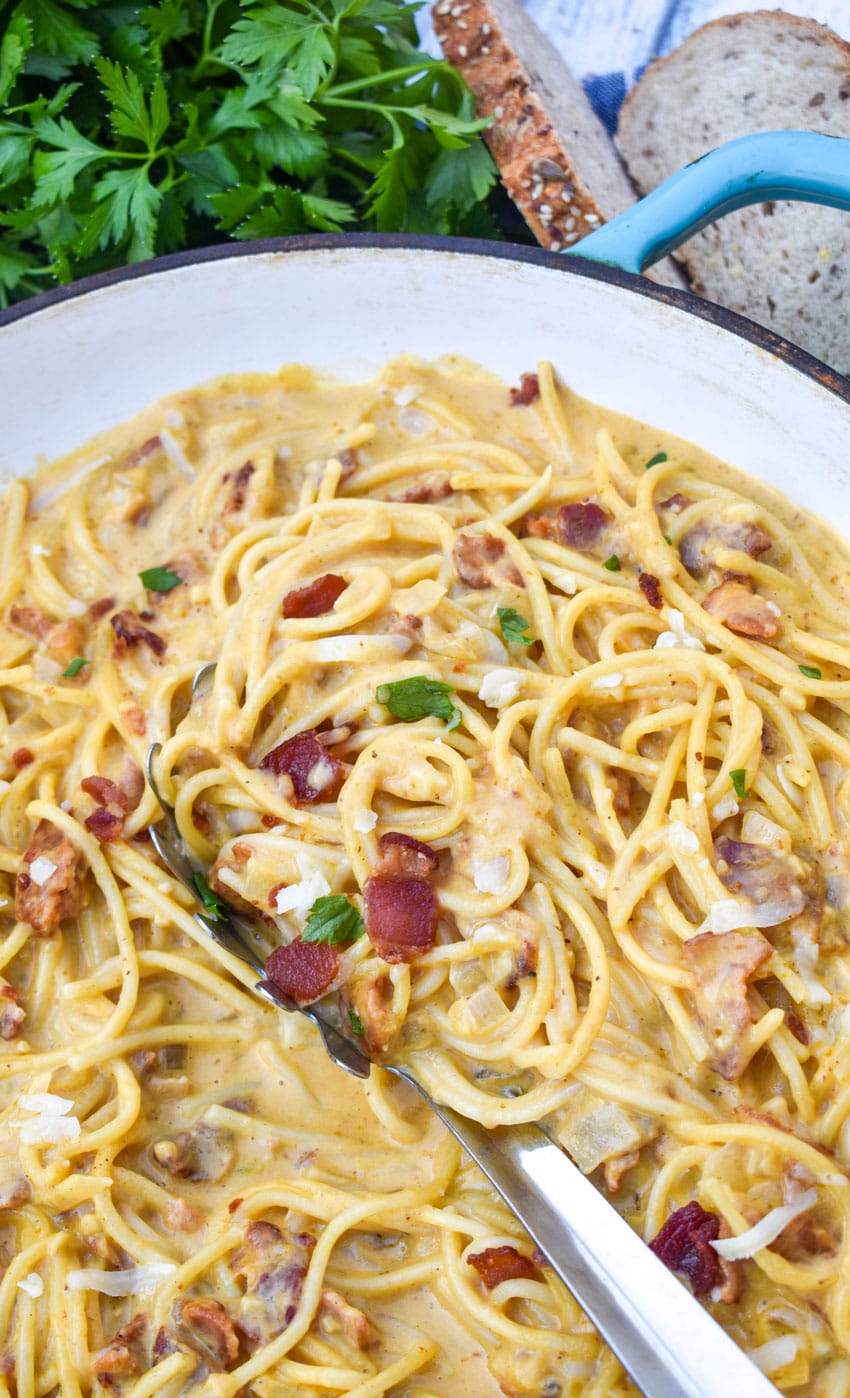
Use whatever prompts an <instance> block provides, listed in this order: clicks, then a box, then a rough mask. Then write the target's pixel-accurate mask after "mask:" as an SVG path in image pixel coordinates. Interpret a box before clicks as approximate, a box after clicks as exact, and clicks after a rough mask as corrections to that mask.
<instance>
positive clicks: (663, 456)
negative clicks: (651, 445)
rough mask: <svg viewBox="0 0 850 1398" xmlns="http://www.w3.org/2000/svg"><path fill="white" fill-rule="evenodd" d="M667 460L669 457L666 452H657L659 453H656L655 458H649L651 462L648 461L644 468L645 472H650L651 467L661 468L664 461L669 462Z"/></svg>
mask: <svg viewBox="0 0 850 1398" xmlns="http://www.w3.org/2000/svg"><path fill="white" fill-rule="evenodd" d="M667 460H668V457H667V453H666V451H657V452H656V453H655V455H654V456H651V457H650V458H649V460H648V461H647V463H646V465H645V466H644V468H643V469H644V470H645V471H648V470H649V468H650V466H660V465H661V463H662V461H667Z"/></svg>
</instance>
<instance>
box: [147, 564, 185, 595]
mask: <svg viewBox="0 0 850 1398" xmlns="http://www.w3.org/2000/svg"><path fill="white" fill-rule="evenodd" d="M139 577H140V578H141V580H142V586H143V587H146V588H148V590H149V591H150V592H171V590H172V588H175V587H179V585H180V583H181V582H182V581H183V579H182V578H181V576H180V574H179V573H174V572H172V570H171V569H170V568H145V570H144V572H142V573H140V574H139Z"/></svg>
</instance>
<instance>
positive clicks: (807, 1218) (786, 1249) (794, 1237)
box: [770, 1213, 838, 1262]
mask: <svg viewBox="0 0 850 1398" xmlns="http://www.w3.org/2000/svg"><path fill="white" fill-rule="evenodd" d="M770 1247H771V1251H773V1252H778V1253H779V1256H780V1257H784V1258H786V1260H787V1261H788V1262H810V1261H811V1259H812V1258H813V1257H834V1256H835V1254H836V1253H837V1251H838V1242H837V1240H836V1239H835V1238H834V1237H833V1236H832V1234H831V1233H830V1232H829V1230H828V1229H826V1228H824V1227H823V1226H822V1225H821V1224H819V1223H815V1221H814V1219H813V1218H812V1215H811V1214H810V1213H805V1214H798V1215H797V1217H796V1218H793V1219H792V1220H791V1222H790V1223H787V1224H786V1225H785V1227H784V1228H783V1230H782V1232H781V1233H780V1234H779V1237H778V1238H776V1239H775V1240H774V1242H772V1243H771V1245H770Z"/></svg>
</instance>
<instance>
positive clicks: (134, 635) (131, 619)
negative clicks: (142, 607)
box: [109, 611, 165, 660]
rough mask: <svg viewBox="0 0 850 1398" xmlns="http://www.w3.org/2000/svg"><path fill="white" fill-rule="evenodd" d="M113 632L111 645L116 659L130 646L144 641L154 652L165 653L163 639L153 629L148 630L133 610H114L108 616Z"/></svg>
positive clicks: (156, 653)
mask: <svg viewBox="0 0 850 1398" xmlns="http://www.w3.org/2000/svg"><path fill="white" fill-rule="evenodd" d="M109 620H110V622H111V624H112V628H113V630H114V632H115V644H114V646H113V647H112V654H113V656H114V658H115V659H116V660H120V659H121V658H122V657H123V656H125V655H126V654H127V651H128V650H130V649H131V648H132V647H134V646H137V645H139V644H140V643H142V642H143V643H144V644H145V645H146V646H148V647H149V648H150V649H151V650H152V651H153V653H154V655H156V656H159V657H162V656H163V655H165V641H164V640H163V639H162V637H161V636H158V635H157V634H156V632H155V631H149V630H148V628H147V627H146V626H143V625H142V623H141V621H140V620H139V618H138V617H137V616H136V613H135V612H131V611H124V612H116V613H115V615H114V616H111V617H110V618H109Z"/></svg>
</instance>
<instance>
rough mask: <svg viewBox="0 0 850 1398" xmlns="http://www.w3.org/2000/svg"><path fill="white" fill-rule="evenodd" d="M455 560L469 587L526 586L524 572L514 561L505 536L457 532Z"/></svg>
mask: <svg viewBox="0 0 850 1398" xmlns="http://www.w3.org/2000/svg"><path fill="white" fill-rule="evenodd" d="M452 560H453V562H454V565H455V568H456V569H457V575H458V577H459V578H460V580H461V582H464V583H466V585H467V587H502V586H503V585H504V584H505V583H513V584H514V585H515V586H516V587H522V586H523V581H522V574H521V573H520V572H519V569H518V568H517V567H516V565H515V564H514V563H512V562H511V559H510V557H509V555H508V554H507V551H506V549H505V541H504V539H497V538H496V537H495V535H493V534H458V536H457V539H456V541H455V546H454V549H453V550H452Z"/></svg>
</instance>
